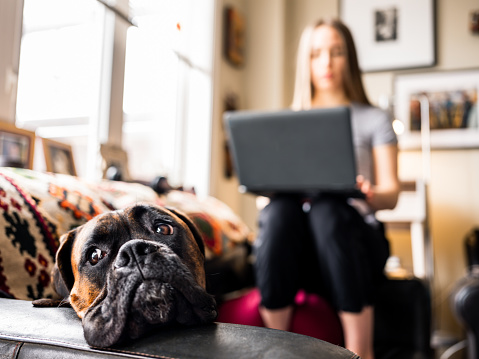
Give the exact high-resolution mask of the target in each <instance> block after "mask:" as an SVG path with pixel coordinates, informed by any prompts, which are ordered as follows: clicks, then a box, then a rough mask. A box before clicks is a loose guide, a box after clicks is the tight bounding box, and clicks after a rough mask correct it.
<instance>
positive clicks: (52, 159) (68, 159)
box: [42, 138, 77, 176]
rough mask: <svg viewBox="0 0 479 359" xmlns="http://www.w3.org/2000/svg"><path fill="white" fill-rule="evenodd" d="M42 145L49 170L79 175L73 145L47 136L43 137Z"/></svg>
mask: <svg viewBox="0 0 479 359" xmlns="http://www.w3.org/2000/svg"><path fill="white" fill-rule="evenodd" d="M42 145H43V153H44V155H45V164H46V168H47V171H48V172H53V173H62V174H66V175H71V176H76V175H77V173H76V170H75V162H74V161H73V152H72V146H70V145H68V144H66V143H62V142H57V141H53V140H50V139H47V138H42Z"/></svg>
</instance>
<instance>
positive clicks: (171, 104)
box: [17, 0, 214, 193]
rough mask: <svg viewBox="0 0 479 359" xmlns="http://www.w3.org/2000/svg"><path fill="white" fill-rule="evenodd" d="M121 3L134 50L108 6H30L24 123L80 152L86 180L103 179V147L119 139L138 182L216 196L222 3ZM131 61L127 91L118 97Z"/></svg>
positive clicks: (48, 0) (66, 2)
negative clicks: (213, 155)
mask: <svg viewBox="0 0 479 359" xmlns="http://www.w3.org/2000/svg"><path fill="white" fill-rule="evenodd" d="M117 2H122V3H121V4H120V5H122V4H128V5H129V17H130V18H132V19H133V21H134V22H135V23H137V24H138V27H135V26H130V27H128V30H127V35H126V44H124V43H122V41H118V37H117V36H118V34H117V32H116V31H117V24H118V21H120V22H121V21H123V22H124V20H122V19H120V18H119V17H115V15H114V13H113V12H112V11H110V10H109V9H107V8H106V7H104V6H103V5H102V4H101V2H100V1H97V0H25V3H24V32H23V37H22V44H21V55H20V68H19V84H18V95H17V123H18V124H19V125H20V126H22V127H26V128H29V129H33V130H36V131H37V134H38V135H39V136H41V137H47V138H54V139H55V140H57V141H61V142H66V143H69V144H71V145H72V148H73V153H74V158H75V165H76V167H77V172H78V174H79V176H86V177H94V176H98V174H99V173H101V172H100V171H99V168H98V167H99V162H100V161H99V143H100V142H101V143H105V142H106V141H112V140H114V141H115V142H119V143H120V144H121V146H122V147H123V149H125V150H126V151H127V153H128V156H129V172H130V175H131V177H132V178H133V179H140V180H145V181H147V180H151V179H153V177H154V176H157V175H163V176H168V178H169V179H170V182H171V183H172V184H173V185H186V186H194V187H195V188H196V189H197V190H198V192H199V193H207V192H208V190H209V188H208V187H209V185H208V182H209V158H210V154H209V151H210V142H211V140H210V127H211V113H212V111H211V102H212V98H211V94H212V88H211V87H212V86H211V82H212V56H213V24H214V21H213V20H214V0H204V1H201V2H200V3H199V2H198V1H195V0H175V1H171V0H130V1H128V0H117ZM111 3H112V2H111V1H109V2H108V4H110V5H111ZM112 6H117V5H115V4H114V2H113V5H112ZM123 12H124V13H126V11H123ZM115 19H116V20H115ZM112 20H113V21H112ZM115 21H116V26H115ZM123 25H125V23H123ZM113 29H115V30H113ZM125 29H126V27H125ZM114 46H115V48H114ZM123 55H124V56H125V69H124V85H123V83H121V85H123V91H112V86H114V85H111V83H113V80H112V78H110V79H109V78H108V76H107V75H108V74H112V73H113V75H112V76H113V79H114V78H115V76H117V78H120V77H123V72H122V73H121V74H120V75H119V74H118V73H115V71H116V70H115V67H114V63H115V60H118V57H122V56H123ZM117 63H121V61H117ZM120 70H121V71H123V68H122V67H121V66H120ZM113 90H118V87H117V88H114V89H113ZM116 106H121V107H122V110H121V109H120V110H118V111H116V110H115V111H114V110H113V107H115V109H116ZM114 117H115V118H114ZM118 117H122V118H118ZM112 126H116V127H122V128H113V129H112ZM105 129H107V130H105ZM105 131H106V132H108V135H105V134H104V132H105ZM115 133H116V134H117V135H112V134H115ZM112 136H113V137H114V138H112Z"/></svg>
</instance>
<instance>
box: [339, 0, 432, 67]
mask: <svg viewBox="0 0 479 359" xmlns="http://www.w3.org/2000/svg"><path fill="white" fill-rule="evenodd" d="M435 13H436V6H435V0H386V1H385V0H363V1H357V0H340V3H339V14H340V18H341V20H342V21H343V22H344V23H345V24H346V25H347V26H348V27H349V29H350V30H351V33H352V34H353V37H354V42H355V45H356V51H357V53H358V61H359V66H360V68H361V70H362V71H363V72H376V71H389V70H399V69H411V68H421V67H431V66H434V65H435V64H436V34H435V32H436V31H435V30H436V16H435Z"/></svg>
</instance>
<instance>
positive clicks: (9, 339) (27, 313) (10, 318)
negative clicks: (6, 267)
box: [0, 299, 357, 359]
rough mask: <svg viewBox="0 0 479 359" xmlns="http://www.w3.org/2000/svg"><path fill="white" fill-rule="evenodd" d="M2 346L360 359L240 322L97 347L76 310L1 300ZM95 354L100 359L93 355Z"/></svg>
mask: <svg viewBox="0 0 479 359" xmlns="http://www.w3.org/2000/svg"><path fill="white" fill-rule="evenodd" d="M0 318H2V320H1V321H0V343H1V344H0V345H4V346H5V347H8V349H9V350H10V351H11V350H12V349H11V348H12V347H15V346H16V345H17V344H16V343H18V342H23V343H25V344H23V346H21V348H20V350H19V353H18V358H27V357H35V358H52V357H66V358H69V357H72V358H73V355H72V354H73V353H76V355H75V358H93V357H96V358H100V357H105V358H116V357H123V358H124V357H127V358H142V357H149V358H151V357H152V358H178V359H180V358H232V359H234V358H255V357H261V358H308V357H309V358H310V357H315V358H320V359H321V358H325V359H326V358H328V359H336V358H338V359H339V358H349V359H351V358H357V356H356V355H354V354H353V353H351V352H350V351H348V350H346V349H344V348H342V347H339V346H336V345H333V344H329V343H326V342H324V341H321V340H318V339H314V338H311V337H307V336H304V335H299V334H293V333H288V332H283V331H279V330H273V329H266V328H257V327H250V326H243V325H235V324H223V323H215V324H211V325H205V326H196V327H178V328H171V327H170V328H164V329H160V330H157V331H156V332H154V333H151V334H150V335H149V336H146V337H144V338H142V339H139V340H136V341H133V342H130V343H127V344H124V345H122V346H118V347H114V348H111V349H106V350H104V349H99V348H91V347H89V346H88V345H87V343H86V341H85V339H84V338H83V331H82V327H81V322H80V320H79V319H78V317H76V314H75V313H74V311H73V310H72V309H70V308H34V307H32V304H31V303H30V302H28V301H21V300H11V299H0ZM92 353H95V355H90V354H92Z"/></svg>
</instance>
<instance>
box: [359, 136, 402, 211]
mask: <svg viewBox="0 0 479 359" xmlns="http://www.w3.org/2000/svg"><path fill="white" fill-rule="evenodd" d="M373 163H374V174H375V184H374V185H372V184H371V182H370V181H368V180H365V179H364V177H362V176H358V177H357V179H356V181H357V186H358V188H359V189H360V190H361V192H363V193H364V194H365V197H366V201H367V203H368V204H369V206H370V207H371V208H373V209H374V210H380V209H392V208H394V207H395V206H396V203H397V199H398V195H399V179H398V175H397V146H395V145H382V146H377V147H374V148H373Z"/></svg>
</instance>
